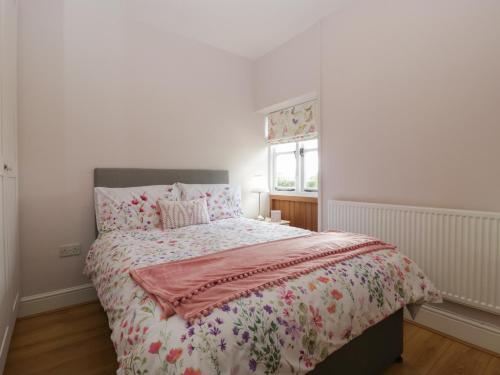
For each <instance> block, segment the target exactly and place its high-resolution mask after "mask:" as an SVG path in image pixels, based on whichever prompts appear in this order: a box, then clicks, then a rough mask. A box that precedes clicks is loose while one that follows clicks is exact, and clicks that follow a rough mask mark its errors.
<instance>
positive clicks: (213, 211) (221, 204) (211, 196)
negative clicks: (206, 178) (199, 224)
mask: <svg viewBox="0 0 500 375" xmlns="http://www.w3.org/2000/svg"><path fill="white" fill-rule="evenodd" d="M177 185H178V186H179V189H180V191H181V197H182V200H193V199H199V198H206V199H207V208H208V214H209V215H210V220H219V219H226V218H230V217H239V216H241V215H242V211H241V189H240V187H239V186H233V185H228V184H182V183H178V184H177Z"/></svg>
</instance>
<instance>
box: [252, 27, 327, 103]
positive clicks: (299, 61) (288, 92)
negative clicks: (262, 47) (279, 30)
mask: <svg viewBox="0 0 500 375" xmlns="http://www.w3.org/2000/svg"><path fill="white" fill-rule="evenodd" d="M320 31H321V28H320V25H319V24H318V25H315V26H313V27H312V28H310V29H308V30H307V31H305V32H304V33H302V34H300V35H298V36H296V37H295V38H293V39H291V40H290V41H288V42H287V43H285V44H283V45H282V46H280V47H278V48H277V49H275V50H273V51H271V52H269V53H268V54H266V55H264V56H263V57H261V58H259V59H258V60H256V61H255V64H254V75H255V76H254V77H255V78H254V80H255V82H254V84H255V108H256V109H257V110H259V111H261V110H265V109H268V111H271V110H272V109H273V108H274V107H275V106H278V107H281V108H283V107H284V106H286V105H288V104H290V105H293V104H297V103H294V101H298V102H301V101H305V100H308V99H309V98H307V99H305V100H301V98H305V97H307V96H309V95H311V94H313V95H314V94H315V95H317V94H319V88H320ZM289 101H292V103H289ZM275 109H280V108H275Z"/></svg>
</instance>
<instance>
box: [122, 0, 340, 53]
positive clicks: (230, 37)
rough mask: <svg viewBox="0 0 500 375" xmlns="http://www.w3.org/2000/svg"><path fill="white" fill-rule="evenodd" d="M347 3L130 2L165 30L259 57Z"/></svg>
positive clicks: (287, 0) (318, 0) (305, 0)
mask: <svg viewBox="0 0 500 375" xmlns="http://www.w3.org/2000/svg"><path fill="white" fill-rule="evenodd" d="M343 3H345V0H129V2H128V4H129V5H133V9H134V16H135V17H138V18H140V19H141V21H142V22H148V23H152V24H153V25H154V26H155V27H158V28H161V29H162V30H165V31H169V32H173V33H176V34H179V35H182V36H184V37H187V38H191V39H195V40H198V41H200V42H203V43H206V44H209V45H211V46H213V47H217V48H220V49H222V50H226V51H229V52H232V53H234V54H236V55H239V56H243V57H247V58H250V59H256V58H258V57H260V56H262V55H265V54H266V53H267V52H269V51H271V50H273V49H274V48H276V47H278V46H279V45H281V44H283V43H285V42H286V41H287V40H290V39H291V38H293V37H294V36H296V35H298V34H300V33H301V32H303V31H305V30H306V29H308V28H309V27H311V26H312V25H314V24H315V23H316V22H318V21H319V20H320V19H321V18H323V17H325V16H326V15H328V14H329V13H331V12H332V11H334V10H336V9H338V8H339V7H340V6H341V5H342V4H343Z"/></svg>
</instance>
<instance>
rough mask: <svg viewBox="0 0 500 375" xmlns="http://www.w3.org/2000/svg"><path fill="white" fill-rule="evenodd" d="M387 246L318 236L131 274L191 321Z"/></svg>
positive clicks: (366, 239)
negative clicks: (233, 302)
mask: <svg viewBox="0 0 500 375" xmlns="http://www.w3.org/2000/svg"><path fill="white" fill-rule="evenodd" d="M388 248H394V246H392V245H389V244H386V243H384V242H382V241H379V240H376V239H374V238H371V237H367V236H362V235H356V234H352V233H332V232H329V233H315V234H311V235H307V236H304V237H298V238H291V239H285V240H278V241H272V242H266V243H262V244H257V245H250V246H244V247H238V248H234V249H230V250H225V251H220V252H217V253H213V254H209V255H205V256H201V257H196V258H191V259H185V260H180V261H174V262H169V263H162V264H155V265H152V266H149V267H144V268H138V269H134V270H131V271H130V275H131V276H132V278H133V279H134V280H135V281H136V282H137V283H138V284H139V285H140V286H141V287H142V288H144V290H146V291H147V292H148V293H150V294H151V295H152V296H153V297H154V298H155V299H156V301H157V302H158V303H159V304H160V306H161V307H162V308H163V310H164V312H165V314H166V315H167V316H171V315H174V314H175V313H177V314H179V315H180V316H182V317H183V318H184V319H186V320H192V319H194V318H196V317H200V316H203V315H207V314H208V313H209V312H210V311H211V310H212V309H213V308H216V307H220V306H222V304H224V303H227V302H229V301H231V300H233V299H236V298H240V297H243V296H247V295H249V294H250V293H252V292H254V291H257V290H262V289H264V288H267V287H269V286H272V285H278V284H280V283H282V282H284V281H286V280H289V279H292V278H298V277H300V276H301V275H304V274H307V273H310V272H312V271H314V270H316V269H318V268H322V267H327V266H330V265H333V264H335V263H338V262H342V261H344V260H346V259H349V258H353V257H355V256H358V255H361V254H365V253H368V252H372V251H377V250H382V249H388Z"/></svg>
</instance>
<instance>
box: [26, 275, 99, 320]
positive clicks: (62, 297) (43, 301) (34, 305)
mask: <svg viewBox="0 0 500 375" xmlns="http://www.w3.org/2000/svg"><path fill="white" fill-rule="evenodd" d="M95 300H97V294H96V291H95V289H94V286H93V285H92V284H90V283H88V284H83V285H78V286H73V287H71V288H65V289H59V290H54V291H51V292H47V293H40V294H35V295H32V296H26V297H21V300H20V303H19V315H18V316H19V317H24V316H29V315H33V314H39V313H42V312H45V311H50V310H55V309H60V308H62V307H66V306H71V305H77V304H79V303H84V302H90V301H95Z"/></svg>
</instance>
